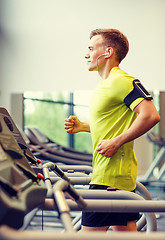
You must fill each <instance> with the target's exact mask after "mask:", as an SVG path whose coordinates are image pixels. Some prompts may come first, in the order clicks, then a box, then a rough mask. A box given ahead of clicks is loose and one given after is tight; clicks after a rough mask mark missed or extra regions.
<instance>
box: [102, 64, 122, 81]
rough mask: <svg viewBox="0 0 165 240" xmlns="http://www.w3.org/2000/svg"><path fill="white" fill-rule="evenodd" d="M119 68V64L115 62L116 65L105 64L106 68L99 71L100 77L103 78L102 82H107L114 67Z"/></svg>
mask: <svg viewBox="0 0 165 240" xmlns="http://www.w3.org/2000/svg"><path fill="white" fill-rule="evenodd" d="M118 66H119V63H117V62H114V63H111V64H108V62H107V64H105V66H104V68H103V69H100V70H99V71H98V73H99V75H100V77H101V78H102V80H105V79H107V77H108V76H109V74H110V71H111V70H112V68H114V67H118Z"/></svg>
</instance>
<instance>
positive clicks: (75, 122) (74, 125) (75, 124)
mask: <svg viewBox="0 0 165 240" xmlns="http://www.w3.org/2000/svg"><path fill="white" fill-rule="evenodd" d="M81 125H82V123H81V122H80V120H79V119H78V118H77V117H76V116H70V117H69V118H66V119H65V123H64V128H65V129H66V132H67V133H77V132H80V131H81Z"/></svg>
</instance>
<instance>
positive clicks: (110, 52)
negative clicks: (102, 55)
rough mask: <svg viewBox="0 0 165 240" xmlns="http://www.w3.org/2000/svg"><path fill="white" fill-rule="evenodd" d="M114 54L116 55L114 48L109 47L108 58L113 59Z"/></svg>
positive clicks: (107, 50)
mask: <svg viewBox="0 0 165 240" xmlns="http://www.w3.org/2000/svg"><path fill="white" fill-rule="evenodd" d="M113 53H114V49H113V48H112V47H108V48H107V49H106V58H109V57H111V56H112V55H113Z"/></svg>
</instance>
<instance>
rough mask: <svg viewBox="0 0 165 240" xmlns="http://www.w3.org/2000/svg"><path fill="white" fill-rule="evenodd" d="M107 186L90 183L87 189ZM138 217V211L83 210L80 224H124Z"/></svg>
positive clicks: (94, 225) (102, 225) (90, 225)
mask: <svg viewBox="0 0 165 240" xmlns="http://www.w3.org/2000/svg"><path fill="white" fill-rule="evenodd" d="M107 188H108V187H107V186H103V185H90V187H89V189H107ZM133 192H134V191H133ZM138 219H139V213H125V212H123V213H118V212H117V213H116V212H83V213H82V222H81V224H82V225H83V226H87V227H105V226H115V225H116V226H126V225H127V223H128V222H131V221H136V220H138Z"/></svg>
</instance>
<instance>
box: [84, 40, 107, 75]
mask: <svg viewBox="0 0 165 240" xmlns="http://www.w3.org/2000/svg"><path fill="white" fill-rule="evenodd" d="M104 53H105V48H104V46H103V37H102V36H101V35H95V36H93V37H92V38H91V40H90V42H89V46H88V52H87V54H86V55H85V58H86V60H87V65H88V70H89V71H97V70H98V68H100V67H101V65H102V64H103V63H104V61H105V58H104V57H103V56H101V55H102V54H104Z"/></svg>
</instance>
